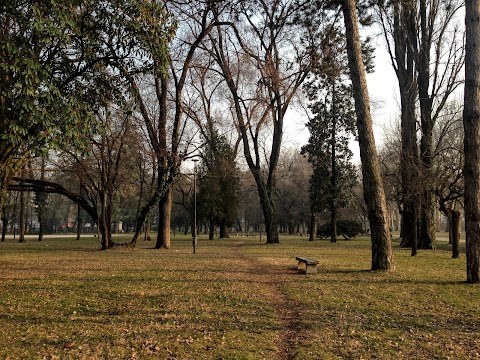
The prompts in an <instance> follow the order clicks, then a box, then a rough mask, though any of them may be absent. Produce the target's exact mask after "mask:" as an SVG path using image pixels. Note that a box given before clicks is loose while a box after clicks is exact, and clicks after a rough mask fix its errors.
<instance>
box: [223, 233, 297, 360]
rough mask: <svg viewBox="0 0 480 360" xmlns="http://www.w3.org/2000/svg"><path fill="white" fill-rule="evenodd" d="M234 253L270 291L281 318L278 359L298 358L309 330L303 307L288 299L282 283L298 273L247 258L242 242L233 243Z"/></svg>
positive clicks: (271, 298)
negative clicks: (305, 326) (305, 324)
mask: <svg viewBox="0 0 480 360" xmlns="http://www.w3.org/2000/svg"><path fill="white" fill-rule="evenodd" d="M232 245H233V246H232V248H231V251H232V256H233V257H235V258H237V259H239V260H241V261H242V263H243V264H244V266H245V269H248V274H249V277H250V279H251V280H252V281H254V282H255V283H258V284H261V286H262V287H263V288H264V289H265V290H266V292H267V293H268V294H269V300H270V302H271V305H272V306H273V307H274V309H275V312H276V314H277V317H278V319H279V320H280V323H281V326H282V330H281V331H280V333H279V336H278V339H277V344H276V345H277V347H278V353H277V359H278V360H290V359H295V357H296V354H297V348H298V346H299V345H300V344H301V342H302V337H303V336H304V335H303V334H304V333H305V329H302V323H301V316H302V314H301V310H300V308H299V305H298V304H297V303H295V302H294V301H292V300H290V299H288V297H287V296H286V295H285V294H284V292H283V290H282V284H284V283H285V282H287V281H288V280H290V281H291V280H292V276H295V275H296V273H295V272H292V270H290V269H285V268H282V267H280V266H275V265H271V264H269V265H268V266H266V264H265V263H263V262H261V261H259V260H257V259H255V258H250V257H247V256H246V255H245V254H244V253H243V252H242V243H241V242H239V243H235V244H232Z"/></svg>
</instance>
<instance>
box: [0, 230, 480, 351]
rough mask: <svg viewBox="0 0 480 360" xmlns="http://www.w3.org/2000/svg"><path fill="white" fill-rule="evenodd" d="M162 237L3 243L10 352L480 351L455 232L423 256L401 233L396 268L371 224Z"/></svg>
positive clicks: (478, 319)
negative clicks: (377, 253) (274, 239)
mask: <svg viewBox="0 0 480 360" xmlns="http://www.w3.org/2000/svg"><path fill="white" fill-rule="evenodd" d="M262 240H264V239H262ZM153 245H154V244H153V242H148V241H141V242H139V243H138V245H137V248H135V249H125V248H118V249H112V250H109V251H99V250H98V249H99V244H98V241H97V240H95V239H94V238H91V237H90V238H84V239H81V240H79V241H77V240H75V239H74V238H71V237H70V238H62V237H58V238H55V237H54V238H51V237H48V238H46V239H45V240H44V241H42V242H38V241H35V240H34V239H30V240H28V241H27V243H22V244H20V243H17V242H16V241H14V240H12V239H10V240H7V241H6V242H4V243H1V244H0V266H1V268H0V269H1V271H0V358H2V359H279V360H282V359H472V358H480V336H479V335H480V286H478V285H469V284H466V283H465V282H464V280H465V277H466V275H465V267H466V266H465V255H464V254H462V255H461V257H460V259H451V255H450V251H449V248H448V246H449V245H448V244H446V243H445V242H440V244H439V246H438V248H437V250H436V251H435V252H434V251H420V252H419V254H418V255H417V256H416V257H411V256H410V252H409V250H408V249H401V248H400V247H399V246H398V243H397V242H395V244H394V254H395V262H396V271H395V272H391V273H385V272H371V271H369V268H370V260H371V254H370V242H369V239H367V238H356V239H352V240H349V241H345V240H340V241H339V242H337V243H336V244H332V243H330V242H328V241H319V240H317V241H313V242H309V241H307V239H306V238H305V237H300V236H295V237H283V238H281V243H280V244H274V245H266V244H263V243H261V242H260V239H259V237H232V238H231V239H228V240H212V241H209V240H206V239H203V238H200V240H199V244H198V247H197V249H196V253H195V254H192V247H191V241H190V239H188V238H186V237H179V236H177V237H175V238H174V239H173V241H172V248H171V249H170V250H155V249H153ZM298 255H304V256H309V257H312V258H315V259H318V260H319V261H320V267H319V272H318V273H317V274H310V275H305V274H301V273H299V272H298V271H297V270H296V265H297V264H296V261H295V257H296V256H298Z"/></svg>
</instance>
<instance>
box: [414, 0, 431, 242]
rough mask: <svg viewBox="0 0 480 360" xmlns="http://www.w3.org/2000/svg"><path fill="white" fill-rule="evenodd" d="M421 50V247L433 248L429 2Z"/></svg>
mask: <svg viewBox="0 0 480 360" xmlns="http://www.w3.org/2000/svg"><path fill="white" fill-rule="evenodd" d="M419 4H420V51H419V54H418V57H419V59H418V70H417V72H418V81H417V83H418V97H419V101H420V119H421V128H422V138H421V141H420V160H421V164H422V179H423V180H424V181H423V184H422V206H421V226H420V229H421V231H420V239H419V244H418V245H419V247H420V248H421V249H432V248H433V245H434V242H435V203H434V199H435V197H434V194H433V192H434V190H433V189H432V186H431V184H430V179H431V172H432V166H433V125H434V121H433V119H432V106H433V98H432V97H431V96H430V94H429V86H430V51H431V47H432V43H431V36H429V33H430V31H432V30H431V29H430V26H429V24H428V19H427V1H426V0H420V2H419Z"/></svg>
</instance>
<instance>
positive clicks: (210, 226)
mask: <svg viewBox="0 0 480 360" xmlns="http://www.w3.org/2000/svg"><path fill="white" fill-rule="evenodd" d="M214 229H215V220H214V218H213V216H210V219H209V224H208V240H213V232H214Z"/></svg>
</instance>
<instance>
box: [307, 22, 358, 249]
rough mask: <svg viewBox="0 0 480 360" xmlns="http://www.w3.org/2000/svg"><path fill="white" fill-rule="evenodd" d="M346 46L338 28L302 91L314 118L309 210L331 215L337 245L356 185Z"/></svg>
mask: <svg viewBox="0 0 480 360" xmlns="http://www.w3.org/2000/svg"><path fill="white" fill-rule="evenodd" d="M342 48H345V43H344V36H343V34H342V33H341V31H340V30H339V29H335V30H334V31H332V33H331V34H330V37H329V38H328V41H326V42H325V43H324V47H323V48H322V49H321V50H322V53H323V55H324V57H323V61H322V63H321V64H320V65H319V66H318V68H317V69H316V72H315V74H314V76H313V77H312V79H310V81H308V82H307V83H306V85H305V87H304V88H305V91H306V93H307V96H308V99H309V100H310V104H309V108H310V110H311V111H312V113H313V115H314V116H313V118H311V119H310V120H309V122H308V123H307V128H308V129H309V131H310V138H309V142H308V144H307V145H305V146H304V147H303V148H302V153H303V154H308V160H309V162H311V164H312V167H313V174H312V176H311V179H310V204H311V211H312V212H313V213H318V212H322V211H325V210H328V211H330V214H331V234H332V235H331V241H332V242H336V234H337V231H336V222H337V209H339V208H341V207H345V206H347V205H348V203H349V200H350V199H351V198H352V191H353V188H354V187H355V184H356V182H357V177H356V171H355V167H354V166H353V164H352V163H351V158H352V152H351V150H350V149H349V148H348V141H349V139H350V137H351V135H352V134H354V132H355V111H354V105H353V98H352V90H351V86H350V84H349V83H348V81H347V77H346V76H347V74H348V70H347V66H348V64H347V60H346V57H345V54H344V53H343V52H342V51H341V49H342Z"/></svg>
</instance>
